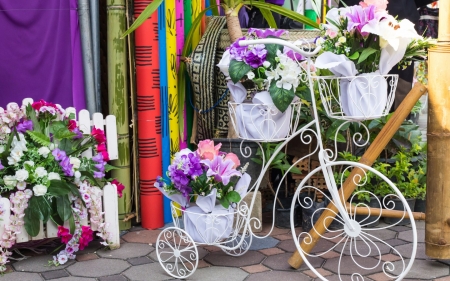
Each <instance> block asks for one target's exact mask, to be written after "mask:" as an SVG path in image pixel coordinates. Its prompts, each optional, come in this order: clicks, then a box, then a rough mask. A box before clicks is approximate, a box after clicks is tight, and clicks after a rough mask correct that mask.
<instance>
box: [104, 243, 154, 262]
mask: <svg viewBox="0 0 450 281" xmlns="http://www.w3.org/2000/svg"><path fill="white" fill-rule="evenodd" d="M153 250H154V248H153V247H152V246H149V245H147V244H139V243H126V244H124V245H121V247H120V248H119V249H116V250H104V249H102V250H98V251H97V255H99V256H100V257H102V258H111V259H129V258H136V257H143V256H146V255H148V254H150V252H151V251H153Z"/></svg>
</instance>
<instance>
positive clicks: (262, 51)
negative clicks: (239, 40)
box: [245, 44, 267, 68]
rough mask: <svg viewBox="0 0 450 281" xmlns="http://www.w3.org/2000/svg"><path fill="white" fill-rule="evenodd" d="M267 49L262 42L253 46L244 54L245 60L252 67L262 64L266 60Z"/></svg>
mask: <svg viewBox="0 0 450 281" xmlns="http://www.w3.org/2000/svg"><path fill="white" fill-rule="evenodd" d="M266 56H267V50H266V46H265V45H263V44H258V45H255V46H253V47H252V48H251V49H250V50H249V51H248V52H247V54H246V55H245V62H246V63H247V64H248V65H250V66H251V67H253V68H258V67H260V66H262V65H263V63H264V61H265V60H266Z"/></svg>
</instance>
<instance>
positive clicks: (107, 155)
mask: <svg viewBox="0 0 450 281" xmlns="http://www.w3.org/2000/svg"><path fill="white" fill-rule="evenodd" d="M100 153H101V154H102V156H103V161H109V154H108V151H106V150H105V151H100Z"/></svg>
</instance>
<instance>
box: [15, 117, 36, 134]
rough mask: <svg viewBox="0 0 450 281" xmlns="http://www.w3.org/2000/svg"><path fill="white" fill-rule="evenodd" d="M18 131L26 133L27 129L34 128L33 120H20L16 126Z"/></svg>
mask: <svg viewBox="0 0 450 281" xmlns="http://www.w3.org/2000/svg"><path fill="white" fill-rule="evenodd" d="M16 129H17V131H18V132H20V133H22V134H23V133H25V132H26V131H31V130H33V122H31V121H29V120H25V121H23V122H20V123H19V124H18V125H17V127H16Z"/></svg>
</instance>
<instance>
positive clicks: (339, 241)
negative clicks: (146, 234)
mask: <svg viewBox="0 0 450 281" xmlns="http://www.w3.org/2000/svg"><path fill="white" fill-rule="evenodd" d="M240 44H241V46H244V45H253V44H280V45H283V46H287V47H289V48H291V49H292V50H294V51H295V52H298V53H300V54H302V55H303V56H304V57H306V58H307V64H306V67H305V68H304V69H305V71H306V72H307V75H306V76H305V81H306V82H308V83H309V86H310V89H311V97H312V98H311V101H312V102H311V107H312V108H311V110H312V115H313V116H315V119H314V120H312V121H311V122H309V123H308V124H306V125H304V126H303V127H301V129H298V130H296V131H295V132H292V133H289V134H287V136H286V137H285V138H283V143H282V145H280V146H279V147H278V148H277V150H276V151H275V152H274V153H273V156H272V157H271V158H270V159H263V167H262V171H261V174H260V176H259V178H258V179H257V180H256V182H255V184H254V185H253V186H252V187H251V188H250V189H249V191H257V190H258V188H259V185H260V183H261V181H262V178H263V175H264V174H265V172H266V171H267V170H268V168H269V165H270V163H271V162H272V161H273V160H274V158H275V157H276V155H277V154H278V153H279V152H280V151H281V149H283V148H284V147H285V146H286V144H287V143H288V142H289V141H291V140H292V139H294V138H295V137H298V138H300V141H301V142H302V143H303V144H305V145H310V144H312V140H313V138H316V140H317V142H316V143H317V145H316V147H313V149H312V150H311V152H310V153H309V154H308V155H305V156H303V157H302V158H300V159H298V161H297V162H296V163H294V164H293V165H292V166H291V168H290V169H292V168H293V167H294V166H295V165H296V164H297V163H299V162H300V161H302V160H304V159H306V158H308V157H310V156H312V155H313V154H315V153H317V154H318V156H319V161H320V167H318V168H316V169H314V170H313V171H311V172H310V173H309V174H308V175H307V176H306V177H305V178H304V179H303V180H302V182H301V183H300V184H299V186H298V188H297V190H296V192H295V195H294V199H293V201H292V205H291V230H292V235H293V239H294V241H295V244H296V246H297V250H298V251H299V253H300V255H301V257H302V258H303V261H304V262H305V263H306V264H307V266H308V267H309V268H310V269H311V270H312V271H313V272H314V273H315V274H316V275H317V276H318V277H319V278H320V279H322V280H327V279H326V278H325V277H324V276H323V275H321V274H320V272H318V271H317V270H316V269H315V267H314V266H313V263H312V262H311V259H315V258H318V257H321V256H323V255H324V254H326V253H328V252H330V251H335V252H339V259H338V264H337V268H336V269H334V270H333V271H336V272H337V273H338V275H339V279H340V280H344V279H345V278H347V279H350V280H364V279H365V278H364V276H365V275H367V274H369V273H370V272H373V270H374V269H377V268H378V269H381V271H382V272H383V273H384V274H385V275H386V276H385V277H386V278H390V279H396V280H401V279H403V278H404V277H405V276H406V274H407V273H408V272H409V270H410V269H411V267H412V264H413V262H414V258H415V255H416V250H417V231H416V226H415V222H414V219H413V216H412V212H411V210H410V208H409V206H408V204H406V200H405V198H404V197H403V195H402V194H401V192H400V191H399V190H398V188H397V187H396V186H395V185H394V184H393V183H392V182H391V181H390V180H389V179H388V178H386V177H385V176H384V175H382V174H380V173H379V172H378V171H376V170H374V169H373V168H371V167H369V166H367V165H363V164H360V163H356V162H348V161H337V160H336V158H337V150H336V151H331V150H329V149H325V148H324V147H323V144H322V138H321V134H320V120H319V118H318V117H317V116H319V115H318V112H317V107H316V102H315V98H314V92H313V89H314V88H313V87H314V81H317V79H320V77H313V76H311V73H310V67H309V65H311V57H312V56H314V55H316V54H317V53H318V52H319V48H316V49H314V50H313V51H312V52H305V51H304V50H302V49H300V48H298V47H297V46H296V45H294V44H292V43H290V42H287V41H284V40H280V39H259V40H251V41H250V40H248V41H240ZM311 49H312V48H311V46H309V50H311ZM347 78H348V77H347ZM356 79H357V78H355V80H356ZM384 79H386V78H384ZM389 79H391V80H394V84H391V85H390V86H391V88H390V89H391V90H386V91H385V92H387V91H389V92H390V93H391V94H392V93H393V92H392V87H395V86H396V83H395V82H396V81H397V77H396V76H394V77H391V78H389ZM391 80H389V81H391ZM323 83H324V84H322V87H319V90H320V91H321V98H322V101H323V103H324V104H325V103H326V102H327V101H329V96H328V97H327V95H329V93H327V92H326V90H325V88H326V87H324V85H326V82H323ZM388 83H391V82H388ZM318 84H319V85H320V82H318ZM386 84H387V83H386ZM394 91H395V90H394ZM371 94H372V93H371ZM337 98H338V99H337V100H336V101H337V102H336V104H338V105H339V106H341V102H340V100H339V98H340V97H337ZM392 101H393V96H392V95H389V96H388V98H387V99H386V105H383V110H382V112H381V113H378V114H376V116H357V117H356V118H355V117H354V116H347V115H346V114H345V113H344V111H342V110H339V109H338V111H336V112H338V115H337V116H336V117H337V118H338V119H341V120H347V121H348V122H352V121H355V120H356V121H361V120H367V119H374V118H377V117H380V116H385V115H387V114H388V112H389V109H390V107H391V105H392ZM235 107H236V105H234V104H230V106H229V108H230V115H233V114H235ZM327 113H328V114H329V115H330V117H333V114H332V112H331V111H330V112H328V110H327ZM261 114H263V115H264V114H266V111H261ZM235 122H236V123H234V122H233V125H234V126H236V124H237V122H242V120H241V121H239V120H237V121H235ZM297 122H298V119H297V120H294V123H297ZM344 124H345V123H344ZM344 124H343V125H344ZM360 124H361V123H360ZM361 125H362V126H364V125H363V124H361ZM341 126H342V125H341ZM236 127H237V126H236ZM235 129H236V130H237V131H238V130H239V128H235ZM366 130H367V128H366ZM241 138H243V139H251V138H246V137H242V136H241ZM255 139H257V140H258V142H257V144H258V145H259V146H260V147H261V145H260V143H259V142H267V141H271V139H270V138H268V139H265V138H254V139H253V140H255ZM356 139H358V140H360V139H361V136H357V138H353V141H354V142H355V145H361V144H360V142H358V143H357V142H356V141H355V140H356ZM276 140H277V141H280V140H281V139H278V138H277V139H276ZM367 143H368V140H367V141H366V142H365V144H367ZM335 147H336V146H335ZM241 154H242V155H243V156H244V157H249V156H250V155H251V151H250V147H243V142H242V143H241ZM263 157H264V155H263ZM336 167H339V168H340V174H339V176H337V177H335V176H334V172H335V171H333V168H336ZM290 169H289V170H290ZM352 169H359V170H360V171H361V173H360V174H359V175H358V176H357V177H354V178H351V179H350V180H351V181H353V182H354V183H355V184H356V185H358V186H364V185H365V184H367V180H366V179H367V178H366V175H367V172H371V173H373V174H374V175H375V176H376V177H379V178H380V180H381V181H384V182H385V183H386V184H387V185H388V186H389V187H390V188H391V190H392V192H391V194H389V195H387V196H385V197H384V198H382V199H381V200H379V201H378V203H379V206H380V208H381V207H384V208H386V209H392V208H393V204H392V201H391V198H398V199H400V200H401V201H402V202H403V205H404V206H405V207H404V210H403V214H404V216H406V214H408V215H409V217H410V220H411V227H412V230H413V241H412V248H411V249H410V252H408V253H406V254H404V253H400V252H399V251H398V250H396V249H395V248H394V247H393V246H391V245H389V244H388V243H387V242H386V241H383V240H382V239H381V238H379V237H378V235H377V231H379V230H384V229H389V228H392V227H395V225H396V224H392V225H387V226H382V227H379V228H376V227H371V228H364V226H365V223H364V221H365V219H363V220H362V221H357V220H355V216H356V214H355V212H354V211H353V209H352V207H351V206H352V205H351V204H352V203H354V196H353V197H350V199H349V202H348V203H347V204H344V203H342V202H341V199H340V198H341V197H342V198H345V197H344V195H343V192H344V191H343V189H342V188H339V187H340V186H342V185H343V183H344V181H345V180H346V178H345V177H344V176H342V175H343V174H344V171H346V170H352ZM318 172H321V173H322V175H323V176H324V178H325V181H326V183H327V187H328V191H329V193H330V194H329V196H328V194H324V196H325V197H327V198H328V200H329V201H330V202H332V203H333V205H334V207H332V208H331V209H330V208H328V207H324V208H321V209H318V210H317V211H316V212H323V211H327V212H330V213H331V214H332V215H331V216H330V217H329V218H327V219H330V220H336V221H337V222H338V223H340V224H341V226H342V229H340V230H334V229H329V228H328V227H326V225H325V221H324V222H323V223H324V226H325V229H326V231H327V233H326V234H324V235H322V234H321V233H319V232H317V231H316V229H315V228H314V227H313V229H312V230H311V232H309V233H307V232H302V231H300V232H299V231H298V229H296V228H295V227H294V209H295V205H296V204H297V203H300V205H301V206H302V207H303V208H305V209H308V208H311V207H312V206H313V204H312V200H309V201H308V200H306V201H305V200H301V197H300V194H301V192H302V191H303V190H305V189H307V188H312V189H315V190H317V191H318V192H322V193H323V191H321V190H320V189H318V188H317V187H315V186H311V185H308V180H309V179H310V178H311V177H312V176H314V175H315V174H316V173H318ZM286 174H287V173H286ZM285 176H286V175H285ZM285 176H284V177H285ZM284 177H283V178H282V179H281V181H280V185H279V186H278V188H277V192H276V193H277V194H278V190H279V189H280V186H281V183H282V182H283V180H284ZM336 179H337V180H336ZM360 192H368V191H360ZM368 193H370V192H368ZM369 195H373V194H372V193H370V194H369ZM255 199H256V192H255V193H254V196H253V198H252V200H251V203H250V205H249V206H247V205H246V204H245V203H244V202H243V201H241V202H240V203H239V204H238V205H237V206H236V209H234V211H232V212H231V213H228V214H221V215H215V214H204V215H202V216H199V217H198V219H199V220H202V221H203V222H204V223H203V224H204V225H206V227H203V228H202V229H195V228H194V230H192V229H190V230H187V229H186V225H185V223H184V222H185V220H184V216H185V215H186V214H189V212H190V211H189V208H188V209H186V210H182V209H181V208H179V207H176V206H174V205H172V214H173V219H174V223H175V227H171V228H167V229H165V230H163V231H162V232H161V233H160V235H159V236H158V239H157V244H156V249H157V256H158V259H159V261H160V264H161V265H162V266H163V268H164V270H165V271H166V272H167V273H168V274H169V275H171V276H173V277H176V278H187V277H189V276H190V275H192V274H193V273H194V271H195V269H196V268H197V265H198V251H197V245H214V246H217V247H219V248H221V249H222V250H223V251H224V252H225V253H227V254H229V255H233V256H240V255H243V254H245V253H246V252H247V251H248V249H249V248H250V245H251V242H252V239H253V238H265V237H268V236H269V235H270V233H271V232H272V230H273V228H274V225H275V222H274V221H272V228H271V230H270V231H269V232H268V233H267V234H266V235H263V236H258V235H257V234H255V233H253V232H252V230H251V227H250V225H251V224H254V225H255V226H256V227H257V228H258V227H259V226H260V225H261V221H259V220H258V219H256V218H251V210H252V209H253V205H254V204H255ZM274 205H275V202H274ZM358 207H365V208H368V206H367V205H365V204H361V203H358ZM275 209H276V208H275V206H274V208H273V218H275ZM231 215H232V216H233V218H234V221H233V223H232V227H231V229H230V233H229V235H225V236H226V237H224V236H222V235H221V234H222V233H221V232H220V231H218V230H217V229H214V225H215V222H216V221H218V220H221V219H227V218H229V216H231ZM369 215H370V209H369ZM335 217H336V218H335ZM182 218H183V219H182ZM313 218H314V216H312V217H311V220H313ZM312 225H314V222H312ZM314 231H316V232H317V233H318V234H319V236H320V238H321V239H324V240H327V241H328V242H327V244H326V245H328V246H327V247H328V249H324V248H323V247H322V248H321V250H320V252H314V251H312V253H309V252H307V251H304V250H303V249H302V248H301V246H300V244H301V242H303V243H306V244H308V243H312V241H311V239H312V237H311V233H313V232H314ZM189 232H190V233H189ZM199 232H200V233H199ZM217 232H219V234H218V233H217ZM193 233H194V235H191V234H193ZM207 233H210V234H211V233H215V234H214V235H210V236H208V234H207ZM198 235H200V236H198ZM192 236H198V237H200V238H198V237H197V238H194V237H192ZM208 237H209V238H208ZM387 252H389V253H392V254H394V255H397V256H399V257H400V260H399V261H397V262H395V263H393V262H389V261H383V260H382V258H381V256H382V255H383V254H384V253H387ZM402 255H404V256H405V257H407V258H408V260H405V259H404V258H403V256H402ZM349 263H353V264H354V265H355V266H352V267H351V268H355V267H356V268H357V270H355V271H354V272H349V271H348V268H350V267H349V266H348V265H349ZM378 271H380V270H378Z"/></svg>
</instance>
